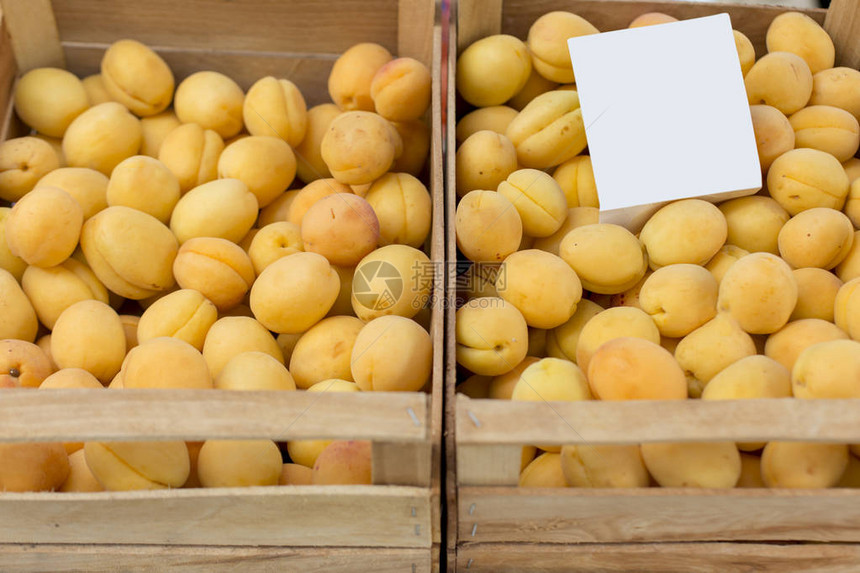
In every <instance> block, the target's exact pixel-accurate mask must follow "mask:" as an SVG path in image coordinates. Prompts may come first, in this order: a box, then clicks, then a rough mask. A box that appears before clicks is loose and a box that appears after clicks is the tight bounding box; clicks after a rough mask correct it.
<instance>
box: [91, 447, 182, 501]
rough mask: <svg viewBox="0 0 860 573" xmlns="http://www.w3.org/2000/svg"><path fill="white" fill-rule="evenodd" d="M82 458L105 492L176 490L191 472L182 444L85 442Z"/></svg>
mask: <svg viewBox="0 0 860 573" xmlns="http://www.w3.org/2000/svg"><path fill="white" fill-rule="evenodd" d="M84 456H85V458H86V462H87V467H89V469H90V471H91V472H92V474H93V476H94V477H95V478H96V480H97V481H98V482H99V484H101V486H102V487H103V488H104V489H106V490H108V491H130V490H150V489H168V488H178V487H182V484H184V483H185V481H186V480H187V479H188V476H189V474H190V472H191V461H190V459H189V455H188V448H187V447H186V446H185V442H105V443H103V442H87V443H86V444H85V445H84Z"/></svg>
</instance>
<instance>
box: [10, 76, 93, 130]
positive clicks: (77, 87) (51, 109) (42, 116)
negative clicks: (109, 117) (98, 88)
mask: <svg viewBox="0 0 860 573" xmlns="http://www.w3.org/2000/svg"><path fill="white" fill-rule="evenodd" d="M14 99H15V113H17V114H18V117H20V118H21V121H23V122H24V123H26V124H27V125H29V126H30V127H32V128H33V129H35V130H36V131H38V132H39V133H44V134H45V135H47V136H50V137H63V134H64V133H65V132H66V128H68V127H69V124H70V123H72V120H74V119H75V118H76V117H78V116H79V115H80V114H82V113H83V112H84V111H86V109H87V108H89V107H90V102H89V98H88V97H87V91H86V90H85V89H84V85H83V83H81V80H79V79H78V78H77V76H75V75H74V74H72V73H70V72H67V71H66V70H61V69H58V68H36V69H33V70H30V71H28V72H27V73H25V74H24V75H23V76H21V78H20V79H19V80H18V83H17V84H15V96H14Z"/></svg>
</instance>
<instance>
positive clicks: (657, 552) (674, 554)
mask: <svg viewBox="0 0 860 573" xmlns="http://www.w3.org/2000/svg"><path fill="white" fill-rule="evenodd" d="M457 562H458V565H459V567H460V571H465V570H468V571H469V572H470V573H471V572H476V573H477V572H485V571H486V572H492V573H528V572H540V573H622V572H627V571H660V572H662V573H711V572H713V571H756V572H759V573H784V572H785V571H793V572H798V573H800V572H806V573H813V572H815V573H853V572H854V571H856V570H857V563H858V562H860V546H858V545H765V544H757V543H756V544H747V543H659V544H632V545H630V544H616V543H613V544H609V545H567V546H554V545H547V544H543V545H513V544H497V543H482V544H478V545H470V546H467V547H464V548H461V549H460V550H459V552H458V556H457Z"/></svg>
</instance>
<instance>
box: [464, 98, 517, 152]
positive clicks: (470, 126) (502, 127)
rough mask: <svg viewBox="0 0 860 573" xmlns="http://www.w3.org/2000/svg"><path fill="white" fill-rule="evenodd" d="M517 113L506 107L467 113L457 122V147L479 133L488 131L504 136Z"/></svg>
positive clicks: (481, 108) (499, 106) (497, 106)
mask: <svg viewBox="0 0 860 573" xmlns="http://www.w3.org/2000/svg"><path fill="white" fill-rule="evenodd" d="M517 113H518V112H517V110H515V109H514V108H512V107H509V106H506V105H493V106H489V107H480V108H478V109H476V110H474V111H471V112H469V113H467V114H466V115H464V116H463V117H461V118H460V121H458V122H457V135H456V138H457V145H462V144H463V142H464V141H466V140H467V139H469V137H471V136H472V135H473V134H475V133H477V132H479V131H484V130H488V131H493V132H495V133H498V134H500V135H504V134H505V132H506V131H507V130H508V125H510V123H511V122H512V121H513V120H514V118H515V117H517Z"/></svg>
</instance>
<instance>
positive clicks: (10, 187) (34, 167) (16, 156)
mask: <svg viewBox="0 0 860 573" xmlns="http://www.w3.org/2000/svg"><path fill="white" fill-rule="evenodd" d="M58 167H60V158H59V157H58V156H57V153H56V152H55V151H54V149H53V148H52V147H51V144H50V143H48V142H47V141H43V140H41V139H39V138H38V137H16V138H14V139H7V140H6V141H3V142H0V199H2V200H4V201H9V202H15V201H18V200H19V199H21V197H23V196H24V195H26V194H27V193H29V192H30V191H31V190H32V189H33V187H35V186H36V183H37V182H38V181H39V179H41V178H42V177H44V176H45V175H47V174H48V173H50V172H51V171H53V170H54V169H57V168H58Z"/></svg>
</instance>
